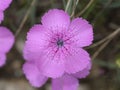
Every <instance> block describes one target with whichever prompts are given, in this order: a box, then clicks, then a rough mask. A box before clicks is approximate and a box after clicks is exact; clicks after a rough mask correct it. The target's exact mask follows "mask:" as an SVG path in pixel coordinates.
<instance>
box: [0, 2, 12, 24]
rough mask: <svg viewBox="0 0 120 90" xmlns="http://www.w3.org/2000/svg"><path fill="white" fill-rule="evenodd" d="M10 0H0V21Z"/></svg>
mask: <svg viewBox="0 0 120 90" xmlns="http://www.w3.org/2000/svg"><path fill="white" fill-rule="evenodd" d="M11 2H12V0H0V23H1V22H2V21H3V19H4V10H6V9H7V8H8V7H9V5H10V3H11Z"/></svg>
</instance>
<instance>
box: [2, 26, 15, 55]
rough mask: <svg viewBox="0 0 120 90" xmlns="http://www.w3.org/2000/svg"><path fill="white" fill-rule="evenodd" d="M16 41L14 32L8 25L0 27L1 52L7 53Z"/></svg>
mask: <svg viewBox="0 0 120 90" xmlns="http://www.w3.org/2000/svg"><path fill="white" fill-rule="evenodd" d="M13 43H14V36H13V34H12V33H11V32H10V31H9V29H7V28H6V27H0V47H1V48H0V52H2V53H7V52H8V51H9V50H10V48H11V47H12V45H13Z"/></svg>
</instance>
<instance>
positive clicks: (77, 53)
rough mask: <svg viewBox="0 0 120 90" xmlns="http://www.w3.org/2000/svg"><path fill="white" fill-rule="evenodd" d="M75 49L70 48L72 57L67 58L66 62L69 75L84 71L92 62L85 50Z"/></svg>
mask: <svg viewBox="0 0 120 90" xmlns="http://www.w3.org/2000/svg"><path fill="white" fill-rule="evenodd" d="M73 48H74V49H72V48H69V53H70V55H67V56H66V62H65V71H66V72H67V73H69V74H73V73H76V72H79V71H82V70H84V69H85V68H86V67H87V65H88V63H89V61H90V57H89V54H88V53H87V52H86V51H85V50H83V49H81V48H75V47H73Z"/></svg>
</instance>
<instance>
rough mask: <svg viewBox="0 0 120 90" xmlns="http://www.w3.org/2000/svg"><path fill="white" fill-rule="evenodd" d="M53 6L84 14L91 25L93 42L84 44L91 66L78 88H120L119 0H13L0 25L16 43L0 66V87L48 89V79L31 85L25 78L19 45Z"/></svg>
mask: <svg viewBox="0 0 120 90" xmlns="http://www.w3.org/2000/svg"><path fill="white" fill-rule="evenodd" d="M52 8H58V9H63V10H66V11H67V12H68V13H69V15H70V16H71V18H74V17H83V18H85V19H87V20H88V21H89V22H90V23H91V24H92V25H93V27H94V41H93V45H91V46H90V47H85V49H86V50H87V51H88V52H89V53H90V55H91V58H92V62H93V67H92V70H91V74H90V75H89V76H88V77H87V78H85V79H82V80H80V87H79V90H120V0H13V2H12V4H11V6H10V7H9V8H8V9H7V10H6V11H5V20H4V21H3V22H2V25H3V26H6V27H8V28H10V29H11V31H12V32H13V33H14V34H16V43H15V45H14V46H13V48H12V49H11V51H10V52H9V53H8V54H7V63H6V65H4V66H3V67H2V68H0V90H50V81H48V82H47V84H45V85H44V86H43V87H41V88H33V87H32V86H31V85H30V84H29V82H28V81H27V80H26V78H25V77H24V75H23V72H22V65H23V63H24V59H23V57H22V49H23V45H24V42H25V39H26V33H27V32H28V31H29V28H30V27H31V26H33V25H34V24H37V23H40V21H41V16H42V15H43V14H44V13H45V12H46V11H48V10H49V9H52ZM19 31H20V32H19Z"/></svg>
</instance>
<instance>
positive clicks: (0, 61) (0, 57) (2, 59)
mask: <svg viewBox="0 0 120 90" xmlns="http://www.w3.org/2000/svg"><path fill="white" fill-rule="evenodd" d="M5 61H6V56H5V54H3V53H0V67H2V66H3V65H4V64H5Z"/></svg>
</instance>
